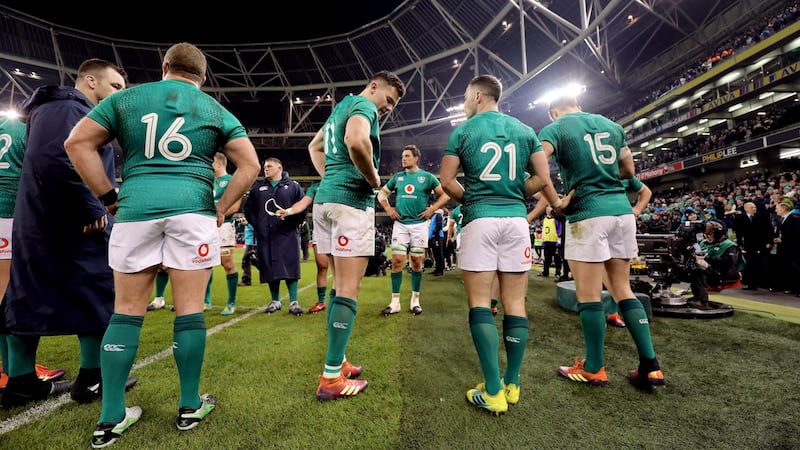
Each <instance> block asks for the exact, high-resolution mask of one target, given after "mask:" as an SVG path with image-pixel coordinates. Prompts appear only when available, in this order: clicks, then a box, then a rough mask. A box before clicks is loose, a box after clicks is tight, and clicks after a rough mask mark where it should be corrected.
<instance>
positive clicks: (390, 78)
mask: <svg viewBox="0 0 800 450" xmlns="http://www.w3.org/2000/svg"><path fill="white" fill-rule="evenodd" d="M377 80H383V81H384V82H385V83H386V84H388V85H389V86H392V87H394V88H395V89H397V96H398V99H399V97H402V96H404V95H406V85H405V83H403V80H401V79H400V77H398V76H397V74H395V73H394V72H390V71H388V70H381V71H380V72H375V74H374V75H372V77H370V79H369V81H370V82H372V81H377Z"/></svg>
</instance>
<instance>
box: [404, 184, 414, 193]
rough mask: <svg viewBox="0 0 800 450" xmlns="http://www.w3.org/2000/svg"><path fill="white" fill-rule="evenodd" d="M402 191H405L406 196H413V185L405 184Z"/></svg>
mask: <svg viewBox="0 0 800 450" xmlns="http://www.w3.org/2000/svg"><path fill="white" fill-rule="evenodd" d="M403 190H404V191H406V194H413V193H414V185H413V184H407V185H406V186H405V187H404V188H403Z"/></svg>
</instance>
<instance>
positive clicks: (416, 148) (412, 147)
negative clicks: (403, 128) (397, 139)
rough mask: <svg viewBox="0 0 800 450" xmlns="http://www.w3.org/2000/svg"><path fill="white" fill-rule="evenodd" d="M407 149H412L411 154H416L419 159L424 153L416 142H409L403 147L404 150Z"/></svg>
mask: <svg viewBox="0 0 800 450" xmlns="http://www.w3.org/2000/svg"><path fill="white" fill-rule="evenodd" d="M406 150H408V151H410V152H411V154H412V155H414V157H415V158H417V159H419V157H420V155H422V153H421V152H420V151H419V148H418V147H417V146H416V145H414V144H408V145H406V146H405V147H403V151H406ZM401 153H402V152H401Z"/></svg>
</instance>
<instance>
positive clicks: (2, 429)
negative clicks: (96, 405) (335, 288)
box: [0, 277, 330, 436]
mask: <svg viewBox="0 0 800 450" xmlns="http://www.w3.org/2000/svg"><path fill="white" fill-rule="evenodd" d="M328 278H330V277H328ZM312 286H313V287H315V288H316V287H317V283H316V281H315V282H314V283H311V284H307V285H305V286H303V287H302V288H300V289H298V290H297V292H298V293H300V292H303V291H305V290H306V289H308V288H310V287H312ZM287 298H288V296H284V297H282V298H281V300H286V299H287ZM263 308H266V305H265V306H263V307H262V308H253V309H251V310H250V311H248V312H246V313H244V314H242V315H240V316H237V317H235V318H233V319H230V320H228V321H226V322H224V323H221V324H219V325H217V326H215V327H213V328H211V329H209V330H207V331H206V336H211V335H212V334H216V333H217V332H219V331H222V330H224V329H225V328H228V327H230V326H233V325H236V324H237V323H239V322H241V321H242V320H244V319H247V318H248V317H250V316H254V315H256V314H258V313H263V311H264V310H263ZM171 355H172V346H170V347H168V348H167V349H166V350H162V351H160V352H158V353H156V354H155V355H151V356H148V357H147V358H143V359H140V360H139V361H137V362H135V363H134V364H133V367H132V368H131V373H132V372H133V371H134V370H136V369H140V368H142V367H145V366H148V365H150V364H153V363H154V362H156V361H159V360H161V359H164V358H167V357H169V356H171ZM71 401H72V399H71V398H70V396H69V392H65V393H64V394H61V396H60V397H57V398H51V399H49V400H46V401H45V402H44V403H42V404H41V405H37V406H34V407H32V408H29V409H27V410H25V411H23V412H21V413H19V414H16V415H13V416H11V417H9V418H7V419H5V420H3V421H2V422H0V436H2V435H4V434H6V433H9V432H11V431H14V430H16V429H17V428H19V427H21V426H23V425H27V424H29V423H31V422H34V421H36V420H39V419H43V418H44V417H46V416H48V415H50V414H51V413H52V412H54V411H55V410H56V409H58V408H59V407H61V406H63V405H66V404H67V403H69V402H71Z"/></svg>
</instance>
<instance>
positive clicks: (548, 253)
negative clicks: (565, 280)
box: [542, 242, 561, 277]
mask: <svg viewBox="0 0 800 450" xmlns="http://www.w3.org/2000/svg"><path fill="white" fill-rule="evenodd" d="M542 250H544V264H543V266H542V275H544V276H546V277H548V276H550V266H551V265H552V266H553V268H554V269H555V271H556V276H558V275H560V274H561V254H560V253H559V252H558V247H556V243H555V242H543V243H542Z"/></svg>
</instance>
